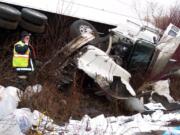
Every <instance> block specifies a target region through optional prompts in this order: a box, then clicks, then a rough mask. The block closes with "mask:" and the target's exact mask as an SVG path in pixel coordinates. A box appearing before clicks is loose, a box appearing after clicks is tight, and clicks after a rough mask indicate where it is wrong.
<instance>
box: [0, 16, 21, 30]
mask: <svg viewBox="0 0 180 135" xmlns="http://www.w3.org/2000/svg"><path fill="white" fill-rule="evenodd" d="M17 26H18V22H11V21H7V20H4V19H1V18H0V27H1V28H4V29H9V30H14V29H16V28H17Z"/></svg>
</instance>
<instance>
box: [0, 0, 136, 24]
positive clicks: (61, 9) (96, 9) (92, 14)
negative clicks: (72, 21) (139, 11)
mask: <svg viewBox="0 0 180 135" xmlns="http://www.w3.org/2000/svg"><path fill="white" fill-rule="evenodd" d="M0 2H3V3H7V4H12V5H17V6H21V7H28V8H32V9H37V10H42V11H46V12H51V13H56V14H62V15H65V16H70V17H75V18H80V19H85V20H90V21H94V22H99V23H103V24H108V25H114V26H116V25H118V24H120V23H122V22H123V21H124V20H125V18H129V17H131V18H132V19H133V18H136V19H138V17H136V16H134V14H133V12H132V11H133V10H134V9H132V11H129V12H126V13H125V12H124V11H127V8H129V9H130V7H129V6H128V5H126V4H123V3H122V2H121V1H118V0H110V1H104V0H0ZM122 5H124V6H122Z"/></svg>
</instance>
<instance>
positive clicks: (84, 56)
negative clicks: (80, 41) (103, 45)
mask: <svg viewBox="0 0 180 135" xmlns="http://www.w3.org/2000/svg"><path fill="white" fill-rule="evenodd" d="M83 49H84V50H85V51H81V52H80V57H78V58H77V64H78V68H79V69H81V70H83V71H84V72H85V73H86V74H87V75H88V76H90V77H91V78H93V79H94V80H95V82H97V83H98V85H99V86H100V87H101V88H102V89H103V90H105V92H106V93H107V94H109V93H110V95H111V96H113V97H115V98H117V99H122V97H121V96H120V95H119V94H116V93H114V92H113V90H108V89H109V88H110V85H111V84H112V83H113V81H114V80H115V79H114V78H117V77H118V78H120V81H121V83H122V84H123V85H125V88H126V89H127V91H128V92H129V94H130V95H131V96H136V93H135V91H134V89H133V88H132V87H131V85H130V84H129V80H130V78H131V75H130V73H129V72H128V71H126V70H125V69H123V68H122V67H121V66H119V65H117V64H116V63H115V62H114V60H113V59H112V58H111V57H109V56H108V55H107V54H106V53H105V52H103V51H102V50H100V49H98V48H96V47H94V46H91V45H88V46H86V47H85V48H83ZM120 92H121V91H120ZM118 93H119V92H118Z"/></svg>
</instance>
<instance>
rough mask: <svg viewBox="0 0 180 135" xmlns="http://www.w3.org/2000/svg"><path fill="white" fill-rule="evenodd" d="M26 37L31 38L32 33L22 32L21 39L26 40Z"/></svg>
mask: <svg viewBox="0 0 180 135" xmlns="http://www.w3.org/2000/svg"><path fill="white" fill-rule="evenodd" d="M25 36H31V33H29V32H27V31H22V32H21V38H24V37H25Z"/></svg>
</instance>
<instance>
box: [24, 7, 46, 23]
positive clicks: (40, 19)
mask: <svg viewBox="0 0 180 135" xmlns="http://www.w3.org/2000/svg"><path fill="white" fill-rule="evenodd" d="M21 12H22V18H24V19H25V20H27V21H29V22H32V23H33V24H36V25H43V24H44V23H46V22H47V19H48V18H47V16H46V15H45V14H43V13H40V12H38V11H36V10H32V9H29V8H23V9H22V11H21Z"/></svg>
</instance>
